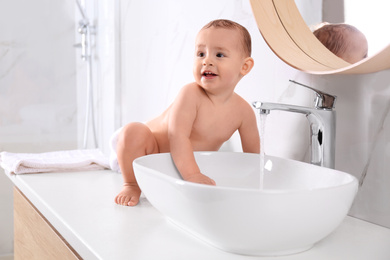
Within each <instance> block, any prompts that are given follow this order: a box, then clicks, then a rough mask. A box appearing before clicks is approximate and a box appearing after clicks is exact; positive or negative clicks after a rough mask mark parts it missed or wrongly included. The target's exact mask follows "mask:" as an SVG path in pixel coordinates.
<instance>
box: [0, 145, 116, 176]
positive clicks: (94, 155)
mask: <svg viewBox="0 0 390 260" xmlns="http://www.w3.org/2000/svg"><path fill="white" fill-rule="evenodd" d="M0 166H1V167H2V168H4V170H6V171H8V172H13V173H15V174H23V173H41V172H59V171H62V172H63V171H87V170H102V169H108V168H109V163H108V158H107V157H106V156H104V155H103V153H102V152H101V151H100V150H99V149H90V150H68V151H56V152H47V153H9V152H1V153H0Z"/></svg>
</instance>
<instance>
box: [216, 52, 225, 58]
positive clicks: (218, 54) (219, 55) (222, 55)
mask: <svg viewBox="0 0 390 260" xmlns="http://www.w3.org/2000/svg"><path fill="white" fill-rule="evenodd" d="M217 57H218V58H223V57H225V55H224V54H223V53H217Z"/></svg>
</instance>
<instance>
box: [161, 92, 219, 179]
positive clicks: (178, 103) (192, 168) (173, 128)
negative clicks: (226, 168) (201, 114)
mask: <svg viewBox="0 0 390 260" xmlns="http://www.w3.org/2000/svg"><path fill="white" fill-rule="evenodd" d="M198 92H199V90H198V89H197V88H196V87H195V86H194V85H187V86H185V87H183V89H182V90H181V91H180V93H179V95H178V96H177V98H176V99H175V102H174V103H173V104H172V107H171V111H170V116H169V125H168V137H169V143H170V151H171V155H172V158H173V161H174V162H175V165H176V167H177V169H178V170H179V172H180V174H181V176H182V177H183V179H184V180H186V181H191V182H196V183H202V184H211V185H215V182H214V181H213V180H212V179H210V178H209V177H207V176H205V175H203V174H202V173H201V172H200V169H199V167H198V165H197V163H196V161H195V157H194V152H193V147H192V144H191V141H190V136H191V131H192V127H193V123H194V121H195V118H196V114H197V106H198V101H199V93H198Z"/></svg>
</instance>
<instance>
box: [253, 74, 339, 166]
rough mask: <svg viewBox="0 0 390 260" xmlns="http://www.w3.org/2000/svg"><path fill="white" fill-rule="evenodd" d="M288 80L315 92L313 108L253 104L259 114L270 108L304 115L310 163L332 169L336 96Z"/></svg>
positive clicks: (261, 103) (267, 112) (257, 102)
mask: <svg viewBox="0 0 390 260" xmlns="http://www.w3.org/2000/svg"><path fill="white" fill-rule="evenodd" d="M290 81H291V82H293V83H295V84H298V85H301V86H303V87H306V88H309V89H311V90H313V91H314V92H315V93H316V99H315V101H314V107H313V108H309V107H301V106H294V105H287V104H278V103H264V102H260V101H256V102H253V106H254V107H255V108H256V109H259V112H260V114H269V113H270V111H271V110H281V111H288V112H294V113H300V114H304V115H306V118H307V120H309V123H310V145H311V163H312V164H315V165H319V166H324V167H328V168H332V169H334V166H335V137H336V111H334V105H335V101H336V96H333V95H330V94H327V93H325V92H322V91H319V90H317V89H314V88H311V87H309V86H306V85H303V84H301V83H298V82H296V81H293V80H290Z"/></svg>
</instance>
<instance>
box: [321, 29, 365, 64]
mask: <svg viewBox="0 0 390 260" xmlns="http://www.w3.org/2000/svg"><path fill="white" fill-rule="evenodd" d="M313 33H314V35H315V36H316V37H317V38H318V40H319V41H320V42H321V43H322V44H323V45H324V46H325V47H326V48H328V49H329V50H330V51H331V52H333V53H334V54H335V55H336V56H338V57H339V58H341V59H343V60H345V61H346V62H349V63H351V64H353V63H355V62H358V61H360V60H362V59H364V58H366V57H367V52H368V43H367V39H366V37H365V36H364V34H363V33H362V32H360V31H359V30H358V29H357V28H356V27H354V26H352V25H349V24H345V23H340V24H329V23H324V25H323V26H321V27H320V28H318V29H317V30H315V31H314V32H313Z"/></svg>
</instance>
